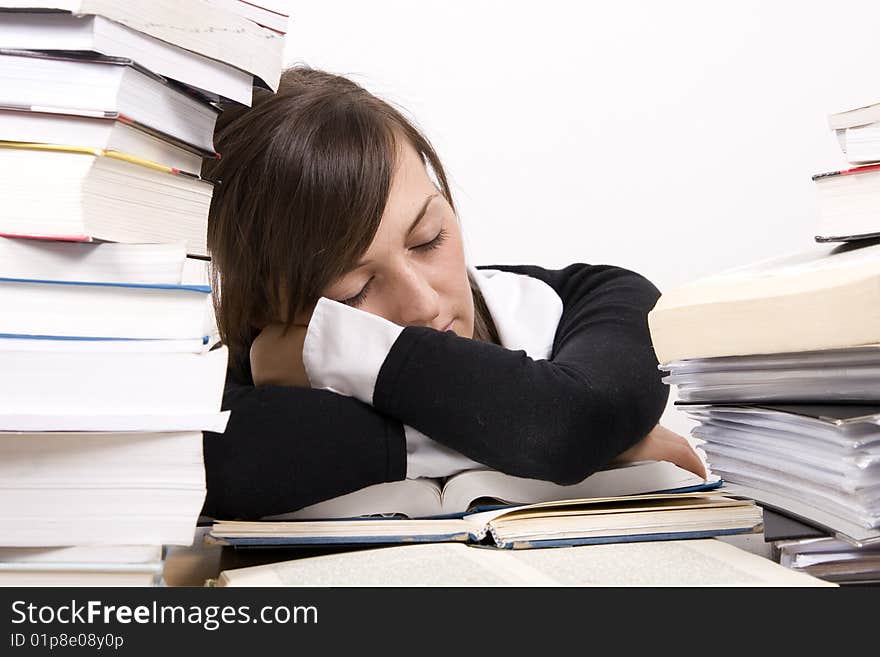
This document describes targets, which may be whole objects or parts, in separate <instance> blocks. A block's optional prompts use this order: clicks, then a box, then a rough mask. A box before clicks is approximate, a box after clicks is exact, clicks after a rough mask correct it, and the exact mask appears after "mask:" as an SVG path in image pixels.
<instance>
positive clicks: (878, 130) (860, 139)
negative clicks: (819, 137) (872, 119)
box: [835, 122, 880, 165]
mask: <svg viewBox="0 0 880 657" xmlns="http://www.w3.org/2000/svg"><path fill="white" fill-rule="evenodd" d="M835 136H836V137H837V143H838V145H839V146H840V150H841V151H842V152H843V155H844V157H845V158H846V161H847V162H849V163H850V164H853V165H865V164H874V163H877V162H880V122H878V123H869V124H868V125H860V126H855V127H852V128H842V129H840V130H836V131H835Z"/></svg>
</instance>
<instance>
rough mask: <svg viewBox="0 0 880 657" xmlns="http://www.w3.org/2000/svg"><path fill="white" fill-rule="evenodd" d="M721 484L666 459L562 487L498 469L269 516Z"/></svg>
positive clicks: (451, 506) (449, 508) (407, 482)
mask: <svg viewBox="0 0 880 657" xmlns="http://www.w3.org/2000/svg"><path fill="white" fill-rule="evenodd" d="M718 485H720V482H719V478H718V477H717V476H716V475H713V474H711V473H710V474H709V475H708V479H703V478H702V477H699V476H697V475H695V474H694V473H692V472H689V471H688V470H685V469H683V468H679V467H678V466H676V465H674V464H672V463H669V462H667V461H638V462H633V463H623V464H617V465H612V466H609V467H607V468H605V469H603V470H599V471H598V472H594V473H593V474H591V475H590V476H589V477H587V478H586V479H584V480H583V481H581V482H579V483H577V484H572V485H570V486H561V485H559V484H554V483H553V482H550V481H541V480H539V479H528V478H525V477H514V476H513V475H509V474H505V473H503V472H498V471H497V470H467V471H465V472H460V473H458V474H456V475H453V476H451V477H448V478H445V479H431V478H427V477H420V478H418V479H402V480H400V481H392V482H386V483H382V484H375V485H373V486H367V487H366V488H362V489H360V490H356V491H354V492H352V493H348V494H347V495H341V496H339V497H335V498H332V499H330V500H325V501H323V502H318V503H316V504H312V505H309V506H307V507H304V508H302V509H299V510H297V511H293V512H291V513H284V514H278V515H274V516H268V517H267V519H270V520H323V519H328V518H355V517H359V516H368V515H402V516H406V517H409V518H430V517H436V516H452V515H461V514H464V513H466V512H469V511H472V510H474V509H475V508H483V507H487V506H501V505H507V506H512V505H517V504H527V503H535V502H550V501H553V500H563V499H575V498H587V497H616V496H621V495H632V494H638V493H655V492H672V491H674V492H682V491H685V492H686V491H691V490H702V489H709V488H712V487H716V486H718Z"/></svg>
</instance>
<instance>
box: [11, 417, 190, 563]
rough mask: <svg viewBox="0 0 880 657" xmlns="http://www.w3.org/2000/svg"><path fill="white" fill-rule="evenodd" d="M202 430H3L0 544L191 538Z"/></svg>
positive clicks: (158, 542)
mask: <svg viewBox="0 0 880 657" xmlns="http://www.w3.org/2000/svg"><path fill="white" fill-rule="evenodd" d="M202 440H203V438H202V433H201V432H200V431H191V432H177V433H172V432H165V433H144V432H126V433H110V432H103V433H77V432H71V431H64V432H58V433H48V432H43V433H21V432H0V508H2V509H3V513H2V514H0V545H2V546H5V547H48V546H96V545H140V546H143V545H165V544H167V545H172V544H173V545H189V544H190V543H192V540H193V536H194V532H195V527H196V522H197V520H198V516H199V512H200V511H201V508H202V505H203V503H204V499H205V468H204V463H203V456H202Z"/></svg>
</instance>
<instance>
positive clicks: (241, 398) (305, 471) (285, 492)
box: [202, 381, 406, 519]
mask: <svg viewBox="0 0 880 657" xmlns="http://www.w3.org/2000/svg"><path fill="white" fill-rule="evenodd" d="M223 408H224V409H228V410H231V411H232V413H231V414H230V418H229V423H228V425H227V427H226V432H225V433H223V434H214V433H208V432H206V433H205V438H204V456H205V472H206V478H207V488H208V494H207V498H206V500H205V505H204V508H203V511H202V512H203V513H204V514H205V515H208V516H211V517H214V518H225V519H232V518H243V519H253V518H259V517H261V516H266V515H273V514H278V513H285V512H288V511H294V510H296V509H300V508H302V507H304V506H308V505H309V504H313V503H315V502H320V501H323V500H326V499H330V498H332V497H336V496H338V495H343V494H345V493H350V492H352V491H354V490H358V489H359V488H363V487H365V486H369V485H371V484H377V483H382V482H386V481H396V480H399V479H403V478H404V477H405V476H406V445H405V438H404V427H403V425H402V424H401V422H400V421H399V420H396V419H394V418H391V417H388V416H387V415H384V414H383V413H380V412H379V411H377V410H376V409H374V408H373V407H371V406H369V405H368V404H365V403H363V402H360V401H358V400H356V399H354V398H352V397H343V396H341V395H337V394H334V393H332V392H328V391H326V390H315V389H310V388H295V387H283V386H257V387H255V386H253V385H242V384H238V383H234V382H231V381H230V382H228V383H227V386H226V391H225V394H224V398H223Z"/></svg>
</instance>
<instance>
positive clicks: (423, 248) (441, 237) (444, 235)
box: [413, 228, 448, 251]
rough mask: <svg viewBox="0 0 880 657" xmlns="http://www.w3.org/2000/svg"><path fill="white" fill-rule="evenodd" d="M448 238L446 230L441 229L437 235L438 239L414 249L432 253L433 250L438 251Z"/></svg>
mask: <svg viewBox="0 0 880 657" xmlns="http://www.w3.org/2000/svg"><path fill="white" fill-rule="evenodd" d="M447 237H448V234H447V233H446V229H445V228H441V229H440V232H439V233H437V237H435V238H434V239H432V240H431V241H430V242H425V243H424V244H419V245H418V246H416V247H413V248H416V249H419V250H420V251H430V250H431V249H436V248H437V247H438V246H440V245H441V244H443V242H445V241H446V238H447Z"/></svg>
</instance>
